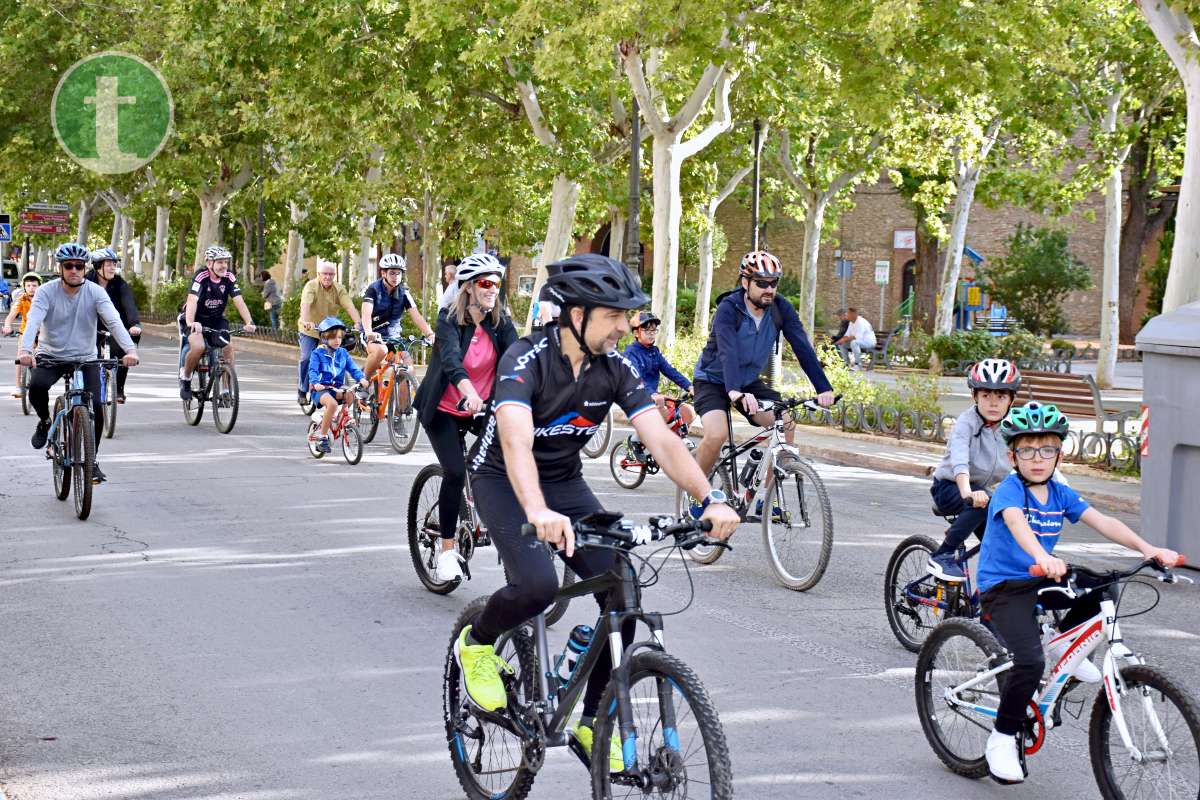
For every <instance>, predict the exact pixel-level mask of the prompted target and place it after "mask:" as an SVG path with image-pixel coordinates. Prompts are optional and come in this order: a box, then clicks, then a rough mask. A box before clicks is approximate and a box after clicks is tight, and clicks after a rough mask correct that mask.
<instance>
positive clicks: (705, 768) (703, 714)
mask: <svg viewBox="0 0 1200 800" xmlns="http://www.w3.org/2000/svg"><path fill="white" fill-rule="evenodd" d="M617 703H618V700H617V687H616V683H615V682H613V681H610V682H609V684H608V687H607V688H606V689H605V690H604V695H603V697H602V698H601V700H600V708H601V709H611V710H610V711H609V713H602V714H598V715H597V716H596V727H595V733H594V736H593V739H592V797H598V798H619V797H629V798H634V797H636V798H643V797H657V798H668V797H669V798H682V797H708V798H714V800H723V799H724V798H731V797H733V768H732V766H731V764H730V759H729V745H728V744H727V743H726V741H725V730H724V729H723V728H722V727H721V720H720V718H719V717H718V716H717V710H716V708H715V707H714V706H713V702H712V700H711V699H709V696H708V692H707V691H705V689H704V686H703V684H701V683H700V679H699V678H698V677H697V676H696V673H695V672H693V671H692V670H691V668H690V667H688V666H687V665H686V664H684V663H683V662H682V661H680V660H679V659H677V658H675V657H674V656H672V655H669V654H667V653H662V652H656V651H646V652H641V653H638V654H637V655H635V656H634V657H633V659H632V661H631V662H630V664H629V703H630V708H631V709H632V711H633V722H634V725H635V730H636V731H637V739H630V740H629V741H626V742H623V743H622V744H623V746H622V747H621V748H619V749H621V751H622V752H624V753H626V758H628V756H629V755H630V754H631V751H632V752H636V753H637V761H638V764H637V765H638V769H639V770H640V771H641V773H642V774H641V775H631V774H629V773H628V772H625V771H622V772H617V773H614V772H612V771H610V768H609V765H608V751H609V741H610V740H611V739H612V737H614V736H617V737H620V735H621V732H620V730H619V721H618V718H617V712H616V707H617ZM643 776H647V777H648V778H649V780H646V781H645V783H646V784H648V786H650V787H653V790H652V791H651V792H649V793H645V792H643V790H642V788H641V785H640V782H641V781H640V780H638V779H641V778H642V777H643Z"/></svg>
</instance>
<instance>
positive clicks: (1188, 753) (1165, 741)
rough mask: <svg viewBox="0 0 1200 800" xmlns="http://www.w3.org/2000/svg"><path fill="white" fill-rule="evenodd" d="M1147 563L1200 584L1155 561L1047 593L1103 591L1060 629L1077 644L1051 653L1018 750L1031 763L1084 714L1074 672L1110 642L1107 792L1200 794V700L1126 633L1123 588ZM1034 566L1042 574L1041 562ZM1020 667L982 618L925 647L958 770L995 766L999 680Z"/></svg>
mask: <svg viewBox="0 0 1200 800" xmlns="http://www.w3.org/2000/svg"><path fill="white" fill-rule="evenodd" d="M1147 569H1153V570H1155V571H1157V573H1158V575H1157V578H1158V580H1159V581H1162V582H1163V583H1178V582H1179V581H1187V582H1188V583H1191V582H1192V581H1191V579H1190V578H1186V577H1184V576H1180V575H1176V574H1175V573H1173V572H1172V571H1171V570H1169V569H1167V568H1165V567H1163V566H1161V565H1160V564H1158V563H1157V562H1156V561H1154V560H1146V561H1142V562H1141V563H1139V564H1138V565H1137V566H1135V567H1133V568H1131V569H1127V570H1114V571H1109V572H1096V571H1094V570H1090V569H1086V568H1084V567H1081V566H1071V567H1069V570H1068V573H1067V576H1066V578H1065V579H1064V580H1063V581H1062V582H1061V583H1059V584H1054V585H1048V586H1046V587H1045V588H1043V589H1041V590H1040V591H1039V594H1045V593H1047V592H1061V593H1062V594H1065V595H1066V596H1068V597H1070V598H1077V597H1082V596H1083V595H1086V594H1090V593H1092V592H1100V593H1101V600H1100V612H1099V613H1098V614H1097V615H1096V616H1094V617H1092V618H1091V619H1089V620H1087V621H1086V622H1084V623H1083V624H1081V625H1078V626H1076V627H1075V628H1073V629H1071V630H1070V631H1066V632H1065V633H1063V634H1062V635H1061V636H1056V637H1053V638H1055V639H1057V640H1058V646H1059V647H1061V644H1062V640H1063V639H1064V638H1065V639H1066V641H1067V642H1068V643H1069V644H1068V645H1067V647H1066V650H1065V652H1064V653H1063V655H1062V657H1061V659H1058V660H1054V659H1051V658H1049V657H1047V663H1048V664H1049V665H1050V669H1049V672H1048V674H1047V676H1046V677H1045V678H1044V679H1043V681H1042V684H1041V688H1040V689H1039V690H1038V692H1037V694H1036V695H1034V697H1033V700H1032V701H1031V702H1030V704H1029V712H1028V717H1027V719H1026V724H1025V729H1024V731H1023V732H1022V734H1021V739H1020V741H1021V743H1022V744H1023V747H1021V748H1019V752H1020V756H1021V766H1022V768H1023V769H1024V768H1025V758H1026V757H1027V756H1031V755H1033V754H1034V753H1037V752H1038V751H1039V750H1040V749H1041V747H1042V745H1043V744H1044V742H1045V738H1046V734H1047V732H1049V731H1051V730H1053V729H1054V728H1057V727H1058V726H1059V725H1061V724H1062V712H1063V711H1064V710H1065V711H1067V712H1068V713H1069V714H1071V715H1072V716H1074V717H1075V718H1076V719H1078V718H1079V716H1080V715H1081V714H1082V712H1083V706H1084V703H1085V702H1086V701H1085V700H1084V699H1079V700H1073V699H1072V698H1071V695H1072V693H1074V692H1075V691H1082V688H1081V687H1084V686H1085V685H1086V684H1083V683H1081V682H1079V681H1072V680H1071V679H1072V678H1073V677H1074V676H1075V673H1076V671H1077V669H1078V668H1079V667H1080V665H1081V664H1082V663H1083V661H1084V660H1085V659H1086V658H1087V657H1088V656H1089V655H1090V654H1091V653H1093V652H1095V651H1097V650H1098V649H1099V648H1100V646H1101V644H1107V651H1106V652H1105V654H1104V657H1103V660H1102V665H1101V672H1102V675H1103V679H1102V681H1101V688H1100V691H1099V692H1098V693H1097V694H1096V697H1095V700H1094V701H1093V703H1092V713H1091V721H1090V723H1089V726H1088V743H1089V748H1088V750H1089V753H1090V755H1091V761H1092V771H1093V773H1094V775H1095V778H1096V783H1097V785H1098V786H1099V788H1100V794H1101V796H1102V797H1104V798H1106V800H1117V799H1118V798H1120V799H1121V800H1127V799H1129V800H1132V798H1139V797H1145V798H1151V797H1153V798H1159V797H1172V798H1188V800H1191V799H1192V798H1195V797H1197V796H1200V705H1197V702H1196V700H1195V698H1193V697H1192V696H1191V695H1190V694H1189V693H1188V692H1187V691H1186V690H1184V689H1183V688H1182V686H1181V685H1180V683H1179V682H1178V681H1177V680H1176V679H1174V678H1173V677H1171V676H1170V675H1169V674H1168V673H1167V672H1166V671H1164V670H1163V669H1161V668H1160V667H1156V666H1151V665H1149V664H1147V663H1146V660H1145V659H1144V658H1142V657H1141V656H1138V655H1136V654H1135V653H1134V652H1133V651H1132V650H1130V649H1129V647H1128V646H1126V644H1125V641H1124V639H1123V637H1122V635H1121V630H1120V623H1119V620H1120V619H1121V614H1120V605H1121V598H1122V596H1123V590H1124V586H1125V584H1127V583H1128V582H1129V581H1130V579H1131V578H1133V576H1135V575H1137V574H1138V573H1140V572H1142V571H1143V570H1147ZM1030 573H1031V574H1032V575H1034V576H1039V575H1040V574H1041V573H1040V571H1039V570H1038V568H1037V567H1036V566H1035V567H1034V568H1032V569H1031V570H1030ZM1080 576H1086V577H1087V578H1088V579H1089V581H1088V582H1090V583H1093V584H1094V586H1092V587H1090V588H1080V587H1079V586H1078V585H1077V584H1076V581H1077V579H1078V578H1079V577H1080ZM1147 610H1148V609H1147ZM1048 638H1049V637H1048ZM1012 666H1013V662H1012V659H1011V657H1009V655H1008V654H1007V652H1006V651H1005V649H1004V647H1003V646H1002V645H1001V644H1000V643H999V642H998V641H997V639H996V637H995V636H994V635H993V634H992V633H991V632H990V631H989V630H988V629H987V628H985V627H984V626H983V625H981V624H980V623H978V622H976V621H974V620H967V619H951V620H948V621H946V622H944V623H942V624H941V625H939V626H938V627H937V628H936V629H935V630H934V631H933V633H932V634H930V636H929V638H928V639H926V641H925V644H924V645H923V646H922V647H921V653H920V656H919V657H918V659H917V672H916V700H917V712H918V715H919V716H920V719H921V727H922V729H924V731H925V738H926V739H928V741H929V744H930V746H931V747H932V748H933V750H934V752H935V753H937V756H938V758H940V759H941V760H942V762H943V763H944V764H945V765H946V766H947V767H949V768H950V769H951V770H953V771H954V772H956V773H958V774H959V775H963V776H965V777H968V778H982V777H984V776H986V775H987V774H988V767H987V760H986V757H985V754H984V750H985V743H986V741H987V738H988V735H989V734H990V733H991V730H992V725H993V722H994V720H995V719H996V715H997V711H998V708H999V700H1000V684H1001V683H1002V682H1003V681H1004V679H1005V672H1007V671H1008V670H1010V669H1011V668H1012ZM1072 705H1077V710H1072ZM1026 772H1027V771H1026Z"/></svg>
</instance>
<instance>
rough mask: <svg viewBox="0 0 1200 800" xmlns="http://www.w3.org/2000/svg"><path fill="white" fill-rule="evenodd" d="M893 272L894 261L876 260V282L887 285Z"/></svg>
mask: <svg viewBox="0 0 1200 800" xmlns="http://www.w3.org/2000/svg"><path fill="white" fill-rule="evenodd" d="M891 274H892V262H890V261H876V262H875V283H877V284H879V285H880V286H887V282H888V279H889V278H890V277H891Z"/></svg>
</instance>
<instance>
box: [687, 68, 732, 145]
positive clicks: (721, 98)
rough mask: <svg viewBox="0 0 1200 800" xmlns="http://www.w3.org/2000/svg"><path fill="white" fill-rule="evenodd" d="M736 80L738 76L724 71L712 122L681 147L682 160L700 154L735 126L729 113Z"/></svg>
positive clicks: (719, 82) (718, 84)
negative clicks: (731, 90)
mask: <svg viewBox="0 0 1200 800" xmlns="http://www.w3.org/2000/svg"><path fill="white" fill-rule="evenodd" d="M736 78H737V76H736V75H730V74H729V72H728V71H727V70H722V72H721V75H720V77H719V78H718V79H717V85H716V87H715V89H714V91H715V92H716V95H717V97H716V102H715V103H714V105H713V116H712V121H710V122H709V123H708V127H706V128H705V129H704V130H702V131H701V132H700V133H698V134H696V135H695V136H693V137H692V138H691V139H688V140H687V141H686V142H683V143H682V144H680V145H679V155H680V158H690V157H691V156H694V155H695V154H696V153H699V152H700V151H701V150H703V149H704V148H706V147H708V146H709V145H710V144H712V141H713V139H715V138H717V137H718V136H720V135H721V134H722V133H724V132H725V131H727V130H729V129H730V127H732V126H733V115H732V114H730V111H729V91H730V89H731V88H732V87H733V82H734V80H735V79H736Z"/></svg>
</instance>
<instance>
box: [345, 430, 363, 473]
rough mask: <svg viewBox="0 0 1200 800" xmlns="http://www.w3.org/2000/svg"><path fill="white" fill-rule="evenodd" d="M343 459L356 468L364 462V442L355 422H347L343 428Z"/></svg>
mask: <svg viewBox="0 0 1200 800" xmlns="http://www.w3.org/2000/svg"><path fill="white" fill-rule="evenodd" d="M340 438H341V440H342V458H344V459H346V463H347V464H349V465H350V466H354V465H355V464H357V463H358V462H360V461H362V456H363V441H362V435H361V434H359V432H358V426H357V425H355V424H354V422H353V421H351V422H347V423H346V425H345V427H343V428H342V435H341V437H340Z"/></svg>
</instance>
